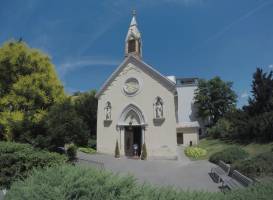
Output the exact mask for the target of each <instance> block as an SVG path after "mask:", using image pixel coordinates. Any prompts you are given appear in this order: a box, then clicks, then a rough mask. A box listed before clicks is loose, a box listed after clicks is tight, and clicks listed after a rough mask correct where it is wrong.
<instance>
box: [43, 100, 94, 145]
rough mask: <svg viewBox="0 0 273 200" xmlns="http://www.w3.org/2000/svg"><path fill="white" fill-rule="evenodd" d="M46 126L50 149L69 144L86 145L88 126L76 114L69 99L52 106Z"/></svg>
mask: <svg viewBox="0 0 273 200" xmlns="http://www.w3.org/2000/svg"><path fill="white" fill-rule="evenodd" d="M46 126H47V137H48V138H49V140H50V142H49V144H50V145H51V146H49V148H50V149H55V148H56V147H60V146H62V147H63V146H64V145H65V144H66V143H71V142H73V143H75V144H76V145H86V144H87V142H88V135H89V129H88V126H87V125H86V124H85V122H84V121H83V119H82V118H81V116H80V115H78V113H77V112H76V110H75V107H74V105H73V103H72V101H71V98H69V97H68V98H66V99H65V100H64V101H63V102H61V103H59V104H56V105H54V106H52V108H51V109H50V111H49V113H48V116H47V118H46Z"/></svg>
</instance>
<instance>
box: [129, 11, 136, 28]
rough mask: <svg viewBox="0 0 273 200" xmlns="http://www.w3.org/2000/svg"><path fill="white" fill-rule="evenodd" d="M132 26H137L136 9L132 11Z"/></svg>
mask: <svg viewBox="0 0 273 200" xmlns="http://www.w3.org/2000/svg"><path fill="white" fill-rule="evenodd" d="M130 26H137V22H136V10H133V11H132V20H131V24H130Z"/></svg>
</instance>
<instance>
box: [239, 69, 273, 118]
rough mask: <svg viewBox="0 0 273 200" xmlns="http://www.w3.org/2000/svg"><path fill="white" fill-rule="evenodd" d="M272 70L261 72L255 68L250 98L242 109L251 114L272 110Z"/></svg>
mask: <svg viewBox="0 0 273 200" xmlns="http://www.w3.org/2000/svg"><path fill="white" fill-rule="evenodd" d="M272 76H273V72H272V71H270V72H269V73H266V72H263V70H262V69H260V68H257V70H256V72H255V73H254V74H253V81H252V91H251V92H252V98H249V101H248V103H249V105H248V106H245V107H244V109H245V110H246V111H247V112H249V114H251V115H257V114H260V113H264V112H271V111H273V77H272Z"/></svg>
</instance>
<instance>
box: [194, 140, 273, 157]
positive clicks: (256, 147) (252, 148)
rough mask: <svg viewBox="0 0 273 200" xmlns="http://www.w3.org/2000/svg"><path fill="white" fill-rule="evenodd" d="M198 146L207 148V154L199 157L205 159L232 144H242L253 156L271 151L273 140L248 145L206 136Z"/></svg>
mask: <svg viewBox="0 0 273 200" xmlns="http://www.w3.org/2000/svg"><path fill="white" fill-rule="evenodd" d="M197 146H198V147H200V148H203V149H205V150H207V155H206V156H203V157H200V158H199V159H198V160H204V159H208V158H209V157H210V155H212V154H214V153H216V152H219V151H222V150H223V149H225V148H227V147H232V146H240V147H241V148H243V149H244V150H245V151H247V152H248V153H249V155H250V157H253V156H256V155H258V154H260V153H264V152H268V151H271V148H272V147H273V142H271V143H267V144H258V143H250V144H247V145H241V144H238V143H232V142H227V141H222V140H218V139H211V138H204V139H201V140H200V141H199V144H198V145H197Z"/></svg>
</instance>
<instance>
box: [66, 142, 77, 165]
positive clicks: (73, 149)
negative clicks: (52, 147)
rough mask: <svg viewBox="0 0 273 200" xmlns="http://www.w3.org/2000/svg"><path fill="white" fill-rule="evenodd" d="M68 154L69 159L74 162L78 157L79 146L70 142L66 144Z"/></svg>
mask: <svg viewBox="0 0 273 200" xmlns="http://www.w3.org/2000/svg"><path fill="white" fill-rule="evenodd" d="M66 154H67V156H68V160H69V161H71V162H73V161H75V160H76V159H77V146H76V145H75V144H69V145H67V146H66Z"/></svg>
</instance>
